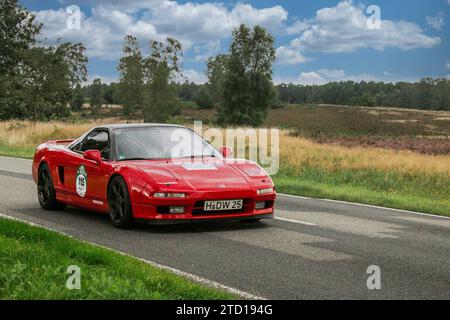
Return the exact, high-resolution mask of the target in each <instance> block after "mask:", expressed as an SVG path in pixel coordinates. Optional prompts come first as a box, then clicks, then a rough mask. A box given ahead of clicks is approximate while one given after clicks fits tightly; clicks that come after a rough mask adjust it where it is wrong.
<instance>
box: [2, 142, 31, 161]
mask: <svg viewBox="0 0 450 320" xmlns="http://www.w3.org/2000/svg"><path fill="white" fill-rule="evenodd" d="M35 150H36V148H33V147H12V146H7V145H4V144H0V156H7V157H17V158H25V159H33V155H34V151H35Z"/></svg>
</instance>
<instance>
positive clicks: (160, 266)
mask: <svg viewBox="0 0 450 320" xmlns="http://www.w3.org/2000/svg"><path fill="white" fill-rule="evenodd" d="M0 217H1V218H5V219H9V220H15V221H19V222H23V223H26V224H28V225H30V226H35V227H40V228H44V229H47V230H50V231H53V232H56V233H58V234H61V235H64V236H66V237H69V238H72V239H75V240H78V241H82V242H84V243H89V244H91V245H93V246H96V247H99V248H103V249H106V250H109V251H113V252H116V253H119V254H121V255H123V256H127V257H131V258H134V259H137V260H139V261H142V262H145V263H147V264H149V265H151V266H153V267H155V268H158V269H161V270H165V271H169V272H172V273H175V274H176V275H178V276H181V277H184V278H187V279H189V280H191V281H194V282H197V283H200V284H203V285H205V286H208V287H210V288H215V289H220V290H223V291H226V292H228V293H231V294H234V295H237V296H240V297H241V298H244V299H248V300H266V298H263V297H260V296H257V295H253V294H251V293H248V292H245V291H241V290H239V289H236V288H233V287H229V286H227V285H224V284H221V283H219V282H216V281H213V280H209V279H206V278H203V277H200V276H197V275H195V274H192V273H189V272H185V271H181V270H178V269H175V268H172V267H169V266H166V265H163V264H160V263H157V262H154V261H150V260H147V259H144V258H140V257H136V256H132V255H130V254H128V253H125V252H122V251H119V250H116V249H112V248H109V247H107V246H103V245H100V244H97V243H94V242H90V241H87V240H83V239H78V238H75V237H73V236H71V235H69V234H66V233H64V232H62V231H59V230H56V229H53V228H49V227H47V226H44V225H41V224H36V223H34V222H30V221H27V220H24V219H20V218H17V217H12V216H8V215H6V214H3V213H0Z"/></svg>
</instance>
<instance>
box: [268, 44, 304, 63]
mask: <svg viewBox="0 0 450 320" xmlns="http://www.w3.org/2000/svg"><path fill="white" fill-rule="evenodd" d="M275 56H276V63H278V64H281V65H297V64H300V63H305V62H307V61H309V59H307V58H305V57H304V56H303V55H302V54H300V52H298V51H297V50H292V49H290V48H287V47H283V46H282V47H279V48H278V49H277V50H276V53H275Z"/></svg>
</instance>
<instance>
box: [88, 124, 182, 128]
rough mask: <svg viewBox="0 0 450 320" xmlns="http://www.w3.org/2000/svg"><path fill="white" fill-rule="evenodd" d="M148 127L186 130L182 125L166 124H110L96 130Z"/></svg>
mask: <svg viewBox="0 0 450 320" xmlns="http://www.w3.org/2000/svg"><path fill="white" fill-rule="evenodd" d="M147 127H178V128H185V127H184V126H181V125H176V124H166V123H119V124H108V125H104V126H99V127H97V128H95V129H108V130H113V129H127V128H147Z"/></svg>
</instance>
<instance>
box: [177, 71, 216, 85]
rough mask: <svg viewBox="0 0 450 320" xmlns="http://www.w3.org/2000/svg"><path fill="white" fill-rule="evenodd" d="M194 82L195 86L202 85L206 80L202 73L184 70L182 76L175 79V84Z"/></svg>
mask: <svg viewBox="0 0 450 320" xmlns="http://www.w3.org/2000/svg"><path fill="white" fill-rule="evenodd" d="M186 80H187V81H189V82H194V83H197V84H203V83H205V82H207V81H208V78H207V77H206V75H205V74H204V73H203V72H199V71H197V70H195V69H186V70H183V76H181V77H180V76H179V77H177V78H176V79H175V81H176V82H185V81H186Z"/></svg>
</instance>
